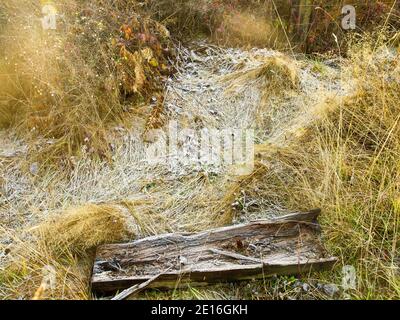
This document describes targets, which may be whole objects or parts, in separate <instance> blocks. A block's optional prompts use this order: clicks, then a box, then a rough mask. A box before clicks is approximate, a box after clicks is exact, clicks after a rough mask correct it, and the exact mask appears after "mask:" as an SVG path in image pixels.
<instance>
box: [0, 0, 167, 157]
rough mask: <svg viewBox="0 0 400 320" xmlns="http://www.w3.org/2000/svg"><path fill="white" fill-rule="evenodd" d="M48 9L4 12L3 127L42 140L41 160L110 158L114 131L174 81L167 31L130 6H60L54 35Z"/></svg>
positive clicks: (15, 5)
mask: <svg viewBox="0 0 400 320" xmlns="http://www.w3.org/2000/svg"><path fill="white" fill-rule="evenodd" d="M50 3H51V2H50ZM42 5H43V4H41V2H39V1H25V0H21V1H14V0H6V1H2V3H1V4H0V10H1V12H3V15H4V16H5V17H6V18H5V19H4V20H1V21H2V22H1V25H2V28H1V32H2V37H1V48H2V50H1V51H2V52H0V71H1V81H2V88H1V89H0V124H1V126H2V127H7V126H8V127H10V126H14V127H17V128H18V131H19V132H20V133H21V134H22V135H23V136H24V137H31V138H33V140H32V141H37V140H38V138H39V140H40V139H43V140H44V141H45V143H42V144H40V145H39V146H37V144H35V146H32V148H31V149H32V150H31V151H32V152H31V154H32V155H34V156H37V157H38V158H40V159H41V160H45V161H48V162H51V163H53V162H55V161H59V160H63V161H64V162H65V161H67V162H68V159H69V156H72V155H76V154H80V153H82V152H87V153H90V154H93V155H98V156H100V157H102V158H105V157H107V156H108V153H109V151H110V140H111V139H112V138H111V137H110V135H109V130H108V129H109V128H110V127H112V126H113V125H114V124H115V123H118V124H121V123H123V124H126V125H127V124H128V123H129V121H128V120H129V118H130V115H132V114H133V113H134V112H135V111H136V109H137V108H138V106H142V105H146V104H147V103H149V101H150V99H151V97H152V94H154V93H155V92H156V91H160V90H161V89H160V88H162V82H163V80H165V77H166V75H168V74H169V71H170V69H169V67H168V65H169V63H168V58H167V57H168V56H169V54H170V52H169V44H170V42H169V34H168V31H167V30H166V29H165V28H164V27H163V26H162V25H161V24H158V23H157V22H155V21H153V20H151V19H149V18H147V17H145V16H141V15H139V14H138V12H137V11H136V2H135V1H128V0H127V1H117V2H113V3H110V2H109V1H103V0H98V1H97V0H96V1H57V3H54V4H53V5H54V6H56V8H57V14H58V15H57V19H56V30H44V29H43V28H42V24H41V21H40V19H41V18H42V17H43V13H42V11H41V10H42ZM3 83H4V85H3ZM40 159H39V160H40Z"/></svg>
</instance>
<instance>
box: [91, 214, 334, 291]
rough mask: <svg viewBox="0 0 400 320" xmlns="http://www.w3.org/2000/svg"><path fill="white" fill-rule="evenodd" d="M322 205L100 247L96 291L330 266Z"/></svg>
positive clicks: (201, 282) (196, 282)
mask: <svg viewBox="0 0 400 320" xmlns="http://www.w3.org/2000/svg"><path fill="white" fill-rule="evenodd" d="M319 214H320V210H313V211H310V212H306V213H295V214H290V215H287V216H283V217H280V218H276V219H273V220H259V221H254V222H250V223H247V224H240V225H233V226H229V227H223V228H218V229H213V230H209V231H205V232H201V233H196V234H187V233H172V234H165V235H159V236H153V237H148V238H145V239H141V240H137V241H134V242H131V243H125V244H109V245H102V246H100V247H98V248H97V252H96V258H95V262H94V267H93V275H92V290H93V291H94V292H96V293H111V292H115V291H118V290H124V289H126V288H130V287H132V286H134V285H136V284H140V283H143V282H146V281H149V280H150V279H152V278H154V277H155V276H157V275H159V276H157V281H154V282H152V283H151V285H150V287H152V288H154V287H157V288H171V287H177V286H181V285H184V284H185V283H187V282H189V281H190V284H191V285H192V286H193V285H208V284H211V283H217V282H226V281H237V280H246V279H255V278H263V277H268V276H272V275H288V274H304V273H309V272H310V271H318V270H325V269H329V268H332V266H333V264H334V263H335V262H336V258H334V257H329V256H328V255H327V252H326V251H325V249H324V247H323V246H322V244H321V241H320V238H319V233H320V226H319V224H318V222H317V217H318V215H319Z"/></svg>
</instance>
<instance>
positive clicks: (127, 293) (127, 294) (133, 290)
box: [111, 273, 162, 300]
mask: <svg viewBox="0 0 400 320" xmlns="http://www.w3.org/2000/svg"><path fill="white" fill-rule="evenodd" d="M161 275H162V273H160V274H157V275H155V276H154V277H152V278H150V279H149V280H147V281H145V282H143V283H141V284H135V285H134V286H132V287H130V288H128V289H126V290H124V291H122V292H121V293H119V294H118V295H116V296H115V297H114V298H112V299H111V300H129V299H130V298H132V297H133V296H134V295H135V294H137V293H139V292H140V291H142V290H144V289H145V288H147V287H148V286H149V285H150V284H152V283H153V282H154V281H156V280H157V279H158V278H159V277H160V276H161Z"/></svg>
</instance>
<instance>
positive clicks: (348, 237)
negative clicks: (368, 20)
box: [244, 37, 400, 299]
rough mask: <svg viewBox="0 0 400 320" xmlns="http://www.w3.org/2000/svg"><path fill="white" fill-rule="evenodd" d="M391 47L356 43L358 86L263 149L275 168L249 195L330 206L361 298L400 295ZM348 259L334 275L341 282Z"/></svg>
mask: <svg viewBox="0 0 400 320" xmlns="http://www.w3.org/2000/svg"><path fill="white" fill-rule="evenodd" d="M371 39H376V37H372V38H371ZM387 50H388V47H387V46H386V45H384V44H383V45H382V43H381V44H379V45H376V42H368V41H363V42H361V43H360V44H356V45H354V46H353V47H352V51H351V52H350V54H351V58H350V59H349V60H348V61H347V62H346V63H347V67H345V68H344V70H343V74H342V77H343V81H350V79H355V80H356V85H355V89H354V91H353V93H352V94H350V95H349V96H347V97H344V98H336V99H334V100H329V99H328V100H326V101H327V102H328V101H330V103H328V105H326V103H325V104H324V105H325V107H317V109H318V110H319V111H318V110H315V111H316V112H317V111H318V112H317V113H318V114H319V117H313V118H314V120H316V121H313V122H309V123H304V124H303V126H302V127H296V131H298V132H301V134H297V133H296V132H287V133H288V135H289V136H291V135H294V136H295V137H296V139H294V140H293V139H290V138H288V141H290V144H287V145H286V146H281V148H277V149H276V148H275V149H274V148H272V147H271V148H268V144H267V145H264V148H263V147H261V148H258V149H259V151H260V154H261V158H262V162H264V163H266V164H268V165H269V170H267V172H266V173H265V174H264V175H262V176H260V177H258V179H256V180H254V181H253V182H252V183H250V184H248V183H247V184H245V185H244V186H245V190H246V191H245V192H246V194H247V195H248V196H250V197H253V198H256V199H259V198H264V199H270V200H271V201H273V202H274V203H275V204H276V205H277V206H284V207H286V208H291V209H294V210H296V209H304V210H306V209H308V208H312V207H321V208H323V211H324V215H323V230H324V238H325V239H326V241H327V244H328V246H329V248H330V250H331V252H332V254H335V255H337V256H339V257H340V258H341V262H340V265H353V266H354V267H355V268H356V271H357V288H356V290H350V291H349V292H348V294H350V296H352V297H353V298H362V299H371V298H372V299H398V298H399V296H400V286H399V285H400V282H399V272H400V266H399V245H400V242H399V240H400V238H399V231H400V215H399V207H398V201H399V200H398V199H399V181H400V180H399V158H400V157H399V156H400V154H399V152H400V139H399V138H400V123H399V121H400V116H399V104H398V101H399V98H400V96H399V94H400V82H399V81H398V79H399V70H400V69H399V55H398V53H397V55H396V53H393V51H391V52H390V51H387ZM391 50H392V49H391ZM321 108H322V109H323V110H320V109H321ZM321 111H323V113H321ZM272 146H273V145H272ZM271 151H272V152H271ZM340 265H339V266H338V268H337V269H336V270H337V273H335V274H333V275H332V274H327V275H326V276H325V277H326V280H327V281H332V282H335V283H338V284H340V283H341V276H342V275H341V273H340Z"/></svg>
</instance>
